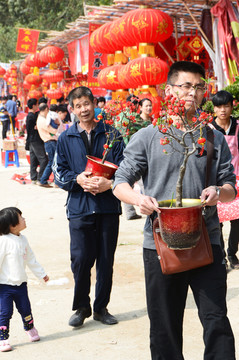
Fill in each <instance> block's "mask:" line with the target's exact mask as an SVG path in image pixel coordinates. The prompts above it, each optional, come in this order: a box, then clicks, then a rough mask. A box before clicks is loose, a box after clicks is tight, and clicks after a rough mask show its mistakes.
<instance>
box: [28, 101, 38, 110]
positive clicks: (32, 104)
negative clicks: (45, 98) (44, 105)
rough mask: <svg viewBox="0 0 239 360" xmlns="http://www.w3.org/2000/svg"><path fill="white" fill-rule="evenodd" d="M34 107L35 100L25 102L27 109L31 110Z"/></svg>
mask: <svg viewBox="0 0 239 360" xmlns="http://www.w3.org/2000/svg"><path fill="white" fill-rule="evenodd" d="M34 105H37V99H34V98H32V99H28V100H27V107H28V108H29V109H32V108H33V106H34Z"/></svg>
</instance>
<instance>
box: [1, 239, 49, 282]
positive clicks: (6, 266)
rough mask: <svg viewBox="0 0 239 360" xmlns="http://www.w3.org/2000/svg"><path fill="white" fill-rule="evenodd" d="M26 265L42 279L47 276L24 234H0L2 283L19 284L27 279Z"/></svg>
mask: <svg viewBox="0 0 239 360" xmlns="http://www.w3.org/2000/svg"><path fill="white" fill-rule="evenodd" d="M26 265H27V266H28V267H29V269H30V270H31V271H32V272H33V274H34V275H35V276H36V277H38V278H39V279H42V278H44V277H45V276H46V273H45V271H44V269H43V267H42V266H41V265H40V264H39V263H38V262H37V260H36V258H35V255H34V253H33V251H32V249H31V248H30V245H29V243H28V241H27V238H26V237H25V236H24V235H21V234H20V235H19V236H17V235H13V234H8V235H1V236H0V284H5V285H13V286H14V285H18V286H20V285H21V284H22V283H23V282H26V281H27V274H26V271H25V269H26Z"/></svg>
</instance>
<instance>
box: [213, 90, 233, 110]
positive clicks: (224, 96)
mask: <svg viewBox="0 0 239 360" xmlns="http://www.w3.org/2000/svg"><path fill="white" fill-rule="evenodd" d="M233 100H234V99H233V96H232V94H231V93H229V92H228V91H225V90H220V91H218V92H217V93H216V94H215V95H214V96H213V98H212V103H213V105H214V106H220V105H226V104H228V103H230V104H231V105H233Z"/></svg>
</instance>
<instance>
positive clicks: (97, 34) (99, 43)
mask: <svg viewBox="0 0 239 360" xmlns="http://www.w3.org/2000/svg"><path fill="white" fill-rule="evenodd" d="M111 24H112V21H111V22H109V23H106V24H104V25H102V26H100V27H99V28H98V29H96V30H95V31H93V33H92V34H91V36H90V45H91V47H92V48H93V49H94V50H95V51H99V52H101V53H107V54H113V53H114V52H115V51H116V50H122V47H121V48H120V46H118V45H117V43H113V41H112V39H111Z"/></svg>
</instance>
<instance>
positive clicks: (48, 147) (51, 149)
mask: <svg viewBox="0 0 239 360" xmlns="http://www.w3.org/2000/svg"><path fill="white" fill-rule="evenodd" d="M44 147H45V151H46V153H47V155H48V164H47V166H46V167H45V170H44V172H43V175H42V177H41V184H46V183H47V180H48V179H49V177H50V175H51V173H52V164H53V160H54V155H55V151H56V140H50V141H47V142H45V143H44Z"/></svg>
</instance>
